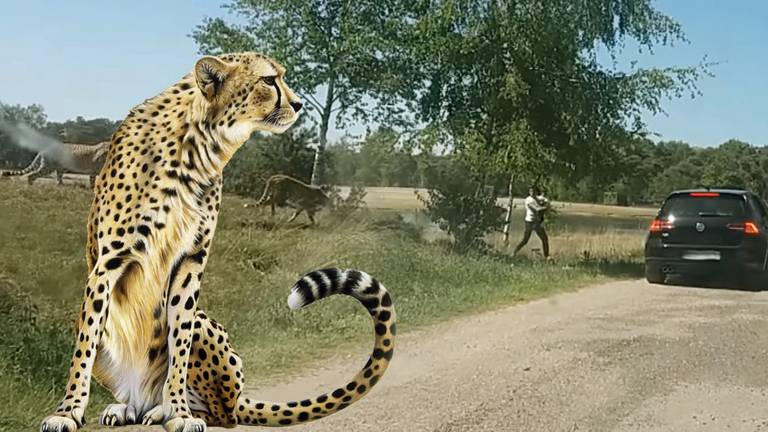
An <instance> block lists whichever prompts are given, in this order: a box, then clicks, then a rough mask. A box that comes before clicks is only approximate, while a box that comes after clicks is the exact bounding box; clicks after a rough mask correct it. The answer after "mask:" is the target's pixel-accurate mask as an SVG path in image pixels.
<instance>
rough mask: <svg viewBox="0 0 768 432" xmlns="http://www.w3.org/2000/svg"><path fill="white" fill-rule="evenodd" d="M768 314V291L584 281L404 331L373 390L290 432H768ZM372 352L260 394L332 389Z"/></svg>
mask: <svg viewBox="0 0 768 432" xmlns="http://www.w3.org/2000/svg"><path fill="white" fill-rule="evenodd" d="M767 317H768V293H765V294H763V293H749V292H738V291H726V290H715V289H702V288H680V287H659V286H650V285H647V284H646V283H645V282H640V281H633V282H621V283H613V284H609V285H604V286H599V287H595V288H590V289H584V290H581V291H579V292H576V293H570V294H565V295H560V296H557V297H553V298H550V299H546V300H541V301H536V302H533V303H529V304H525V305H520V306H515V307H511V308H507V309H504V310H501V311H498V312H493V313H487V314H483V315H480V316H475V317H470V318H465V319H462V320H460V321H456V322H452V323H449V324H445V325H441V326H439V327H436V328H433V329H429V330H427V331H423V332H420V333H411V334H408V335H404V336H403V337H401V338H400V342H399V346H398V349H397V350H396V354H395V358H394V362H393V365H392V367H391V369H390V371H389V372H388V374H387V375H386V376H385V377H384V379H383V380H382V381H381V384H379V385H378V386H377V387H376V388H375V389H374V390H373V392H372V393H371V394H370V395H369V396H368V397H367V398H365V399H363V400H362V401H361V402H359V403H357V404H355V405H353V406H351V407H350V408H348V409H347V410H345V411H343V412H341V413H338V414H336V415H334V416H331V417H329V418H326V419H323V420H320V421H318V422H315V423H312V424H309V425H306V426H301V427H294V428H291V429H290V430H292V431H334V432H338V431H349V432H364V431H376V432H387V431H392V432H401V431H402V432H412V431H413V432H415V431H434V432H448V431H546V432H550V431H567V432H574V431H632V432H640V431H654V432H658V431H670V432H671V431H675V432H682V431H697V432H699V431H718V432H720V431H763V430H765V431H768V353H767V351H768V318H767ZM402 324H403V326H405V323H402ZM365 352H366V350H365V349H363V348H362V347H361V349H360V352H359V353H357V354H356V355H354V356H351V357H349V358H342V359H339V360H338V361H335V362H333V367H332V368H330V369H326V370H322V371H320V372H318V373H315V374H313V375H308V376H304V377H297V378H295V379H294V380H292V381H293V382H292V383H288V384H283V385H279V386H276V387H274V388H262V389H253V390H251V391H249V393H250V395H251V396H254V397H258V398H263V399H273V400H287V399H298V398H300V397H302V396H308V395H315V394H316V392H319V391H322V390H329V389H332V387H331V386H332V385H339V384H342V383H344V382H345V381H344V380H345V379H348V378H349V377H351V375H352V373H353V372H354V370H355V368H356V367H358V366H359V365H360V364H361V363H362V362H363V361H364V360H365ZM251 385H253V384H251ZM236 430H238V431H240V430H242V431H245V430H250V428H238V429H236Z"/></svg>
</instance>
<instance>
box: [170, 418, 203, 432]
mask: <svg viewBox="0 0 768 432" xmlns="http://www.w3.org/2000/svg"><path fill="white" fill-rule="evenodd" d="M163 427H164V428H165V430H166V432H206V430H207V429H206V426H205V422H204V421H202V420H200V419H198V418H191V417H189V418H182V417H175V418H172V419H170V420H168V421H167V422H165V424H164V425H163Z"/></svg>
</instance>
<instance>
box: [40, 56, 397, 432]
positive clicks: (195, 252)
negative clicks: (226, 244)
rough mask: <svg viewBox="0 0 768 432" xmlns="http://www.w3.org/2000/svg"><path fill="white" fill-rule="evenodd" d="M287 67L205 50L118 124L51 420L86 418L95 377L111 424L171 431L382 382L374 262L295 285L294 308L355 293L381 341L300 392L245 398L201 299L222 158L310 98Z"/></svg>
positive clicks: (386, 339)
mask: <svg viewBox="0 0 768 432" xmlns="http://www.w3.org/2000/svg"><path fill="white" fill-rule="evenodd" d="M284 74H285V69H284V68H283V67H282V66H281V65H280V64H278V63H277V62H276V61H274V60H273V59H271V58H269V57H266V56H263V55H261V54H257V53H236V54H225V55H220V56H206V57H203V58H201V59H200V60H199V61H197V62H196V64H195V66H194V67H193V69H192V71H191V72H190V73H189V74H187V75H186V76H184V77H183V78H182V79H181V80H180V81H179V82H177V83H176V84H174V85H172V86H171V87H169V88H168V89H166V90H165V91H163V92H162V93H160V94H159V95H157V96H155V97H154V98H152V99H149V100H147V101H145V102H144V103H142V104H141V105H139V106H137V107H135V108H134V109H133V110H132V111H131V112H130V113H129V115H128V116H127V117H126V118H125V119H124V121H123V122H122V124H121V125H120V127H119V128H118V129H117V131H116V132H115V133H114V135H113V136H112V140H111V145H110V148H109V154H108V157H107V161H106V163H105V165H104V167H103V168H102V170H101V173H100V174H99V177H98V178H97V179H96V187H95V191H94V199H93V203H92V205H91V210H90V215H89V219H88V224H87V228H88V240H87V247H86V261H87V265H88V269H89V274H88V278H87V282H86V286H85V292H84V299H83V304H82V308H81V309H80V310H79V311H78V312H79V313H78V317H77V324H76V326H77V328H76V333H75V334H76V339H75V347H74V354H73V356H72V362H71V364H70V368H69V374H68V381H67V384H66V388H65V394H64V397H63V399H62V400H61V403H60V404H59V405H58V408H57V409H56V411H55V412H54V413H53V414H52V415H50V416H48V417H46V418H45V419H44V420H43V422H42V425H41V431H42V432H64V431H67V432H73V431H75V430H77V429H78V428H79V427H81V426H83V425H84V424H85V409H86V406H87V404H88V398H89V386H90V382H91V378H95V379H96V380H97V381H98V382H99V383H100V384H101V385H102V386H104V387H105V388H107V389H108V390H109V391H110V392H111V393H112V394H113V395H114V397H115V399H116V403H115V404H112V405H109V406H108V407H107V408H106V410H105V411H104V412H103V413H102V415H101V418H100V420H101V423H102V424H105V425H112V426H118V425H128V424H135V423H143V424H162V425H163V427H164V428H165V430H167V431H172V432H192V431H195V432H199V431H205V430H206V427H207V426H221V427H234V426H235V425H257V426H287V425H295V424H299V423H304V422H308V421H311V420H315V419H319V418H322V417H325V416H328V415H330V414H333V413H336V412H338V411H339V410H341V409H344V408H346V407H347V406H349V405H350V404H352V403H354V402H356V401H358V400H359V399H360V398H362V397H363V396H365V395H366V394H367V393H368V392H370V390H371V388H372V387H373V386H374V385H375V384H376V383H377V382H378V381H379V379H380V377H381V376H382V374H383V373H384V372H385V370H386V369H387V366H388V365H389V362H390V360H391V358H392V353H393V344H394V337H395V333H396V328H395V310H394V306H393V304H392V299H391V297H390V294H389V293H388V292H387V291H386V289H385V288H384V287H383V286H382V285H381V284H380V283H379V282H377V281H376V280H375V279H373V278H372V277H370V276H369V275H367V274H366V273H363V272H360V271H356V270H341V269H322V270H316V271H313V272H310V273H308V274H306V275H305V276H304V277H302V278H300V279H299V280H298V281H297V282H296V283H295V284H294V286H293V287H292V289H291V292H290V295H289V296H288V306H289V307H290V308H291V309H297V308H299V307H302V306H305V305H308V304H310V303H312V302H314V301H316V300H318V299H321V298H324V297H328V296H330V295H334V294H345V295H349V296H351V297H353V298H355V299H357V300H358V301H360V302H361V303H362V304H363V306H364V307H365V308H366V309H367V310H368V312H369V313H370V315H371V317H372V319H373V325H374V329H375V338H374V340H375V342H374V348H373V351H372V353H371V355H370V358H369V360H368V362H367V363H366V364H365V366H364V367H363V369H362V370H360V371H359V372H358V373H357V375H356V376H355V377H354V378H352V379H351V380H350V381H349V382H347V383H345V384H344V385H342V386H340V387H338V388H336V389H333V390H332V391H330V392H328V393H324V394H321V395H319V396H316V397H311V398H307V399H303V400H297V401H292V402H269V401H259V400H252V399H249V398H246V397H244V396H243V386H244V376H243V371H242V361H241V359H240V357H239V356H238V354H237V353H236V351H235V349H234V348H233V347H232V345H231V344H230V340H229V337H228V335H227V332H226V330H225V329H224V327H222V325H220V324H219V323H217V322H216V321H214V320H213V319H211V318H209V317H208V316H207V315H206V314H205V313H204V312H203V311H202V310H200V309H199V308H198V298H199V295H200V285H201V280H202V278H203V271H204V269H205V265H206V262H207V260H208V256H209V249H210V246H211V241H212V240H213V236H214V231H215V229H216V221H217V218H218V212H219V205H220V201H221V197H222V171H223V169H224V167H225V165H226V164H227V162H228V161H229V160H230V158H232V156H233V155H234V153H235V152H236V151H237V149H238V148H239V147H240V146H242V144H243V143H244V142H245V141H246V140H247V139H248V137H250V136H251V134H253V133H254V132H255V131H267V132H272V133H282V132H284V131H285V130H286V129H288V128H289V127H290V126H291V125H292V124H293V123H294V122H295V121H296V119H297V117H298V113H299V111H300V110H301V107H302V105H301V102H300V101H299V100H298V98H297V97H296V96H295V95H294V93H293V92H292V91H291V89H290V88H289V87H288V86H287V85H286V83H285V81H284ZM243 301H247V299H243Z"/></svg>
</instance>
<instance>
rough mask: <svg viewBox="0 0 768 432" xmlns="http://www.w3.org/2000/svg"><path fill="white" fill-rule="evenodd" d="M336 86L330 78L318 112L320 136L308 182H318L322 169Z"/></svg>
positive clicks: (314, 183)
mask: <svg viewBox="0 0 768 432" xmlns="http://www.w3.org/2000/svg"><path fill="white" fill-rule="evenodd" d="M335 87H336V82H335V80H333V79H332V80H331V81H330V82H329V83H328V93H327V94H326V95H325V106H323V112H322V113H320V137H319V139H318V143H317V149H316V150H315V160H314V162H313V163H312V179H311V180H310V182H309V183H310V184H313V185H318V184H320V178H321V176H322V170H323V153H324V152H325V145H326V143H327V140H328V125H329V123H330V121H331V111H332V109H333V103H334V99H333V98H334V90H335Z"/></svg>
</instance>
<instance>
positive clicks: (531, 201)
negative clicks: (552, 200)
mask: <svg viewBox="0 0 768 432" xmlns="http://www.w3.org/2000/svg"><path fill="white" fill-rule="evenodd" d="M525 205H526V206H527V207H528V208H529V209H531V210H533V211H535V212H540V211H543V210H546V208H547V207H546V206H541V205H539V203H538V202H537V201H536V199H535V198H531V199H526V202H525Z"/></svg>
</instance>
